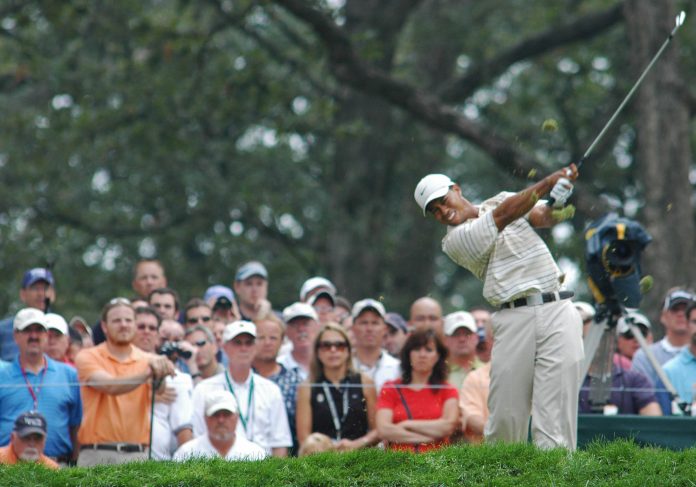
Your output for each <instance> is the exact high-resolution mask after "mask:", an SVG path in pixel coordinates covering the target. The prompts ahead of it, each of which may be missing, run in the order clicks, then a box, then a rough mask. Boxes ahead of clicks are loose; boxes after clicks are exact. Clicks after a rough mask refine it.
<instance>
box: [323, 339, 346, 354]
mask: <svg viewBox="0 0 696 487" xmlns="http://www.w3.org/2000/svg"><path fill="white" fill-rule="evenodd" d="M317 348H318V349H319V350H331V349H332V348H335V349H336V350H338V351H343V350H345V349H347V348H348V342H344V341H342V340H341V341H338V342H324V341H321V342H319V343H318V344H317Z"/></svg>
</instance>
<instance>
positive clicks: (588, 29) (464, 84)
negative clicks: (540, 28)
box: [439, 3, 623, 103]
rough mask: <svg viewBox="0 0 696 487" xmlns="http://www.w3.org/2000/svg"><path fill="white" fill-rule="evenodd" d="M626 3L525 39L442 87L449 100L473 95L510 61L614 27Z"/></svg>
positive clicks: (443, 94)
mask: <svg viewBox="0 0 696 487" xmlns="http://www.w3.org/2000/svg"><path fill="white" fill-rule="evenodd" d="M622 8H623V4H622V3H618V4H616V5H614V6H612V7H610V8H609V9H607V10H604V11H602V12H593V13H591V14H587V15H585V16H583V17H580V18H578V19H575V20H573V21H572V22H569V23H566V24H564V25H561V26H557V27H554V28H552V29H549V30H547V31H545V32H542V33H540V34H537V35H535V36H533V37H530V38H528V39H525V40H523V41H522V42H520V43H519V44H517V45H516V46H512V47H511V48H509V49H507V50H505V51H503V52H501V53H500V54H498V55H497V56H495V57H494V58H492V59H490V60H488V61H484V62H483V63H480V64H478V65H473V66H472V67H470V68H469V70H468V71H467V73H466V74H465V75H463V76H461V77H460V78H457V79H453V80H451V81H449V82H448V83H446V84H445V85H444V86H443V87H442V88H441V89H440V91H439V93H440V97H441V98H442V100H443V101H445V102H447V103H453V102H459V101H462V100H465V99H466V98H468V97H469V96H471V95H472V94H473V93H474V91H476V89H478V88H479V87H480V86H481V85H483V84H484V83H486V82H487V81H490V80H491V79H493V78H495V77H496V76H498V75H500V74H502V73H503V72H505V70H506V69H508V68H509V67H510V65H512V64H514V63H516V62H518V61H522V60H524V59H530V58H533V57H536V56H540V55H542V54H545V53H547V52H549V51H552V50H554V49H557V48H559V47H561V46H564V45H567V44H572V43H574V42H578V41H582V40H585V39H588V38H591V37H593V36H595V35H597V34H598V33H600V32H603V31H604V30H606V29H608V28H609V27H612V26H613V25H615V24H616V23H618V22H619V21H620V20H621V19H622V18H623V13H622Z"/></svg>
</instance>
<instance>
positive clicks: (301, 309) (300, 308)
mask: <svg viewBox="0 0 696 487" xmlns="http://www.w3.org/2000/svg"><path fill="white" fill-rule="evenodd" d="M295 318H311V319H313V320H315V321H316V320H318V319H319V316H317V312H316V311H314V308H312V305H311V304H309V303H300V302H297V303H292V304H291V305H290V306H288V307H286V308H285V309H284V310H283V321H284V322H285V323H289V322H290V321H292V320H294V319H295Z"/></svg>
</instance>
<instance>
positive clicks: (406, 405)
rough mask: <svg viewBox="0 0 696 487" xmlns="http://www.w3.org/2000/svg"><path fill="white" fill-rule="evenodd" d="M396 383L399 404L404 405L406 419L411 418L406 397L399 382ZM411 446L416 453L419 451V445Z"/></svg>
mask: <svg viewBox="0 0 696 487" xmlns="http://www.w3.org/2000/svg"><path fill="white" fill-rule="evenodd" d="M395 385H396V392H398V393H399V397H400V398H401V404H403V405H404V409H405V410H406V416H407V417H408V419H413V416H412V415H411V409H410V408H409V407H408V403H407V402H406V398H405V397H404V394H403V392H401V387H399V386H400V385H401V384H395ZM413 448H415V450H416V453H418V452H419V451H420V445H413Z"/></svg>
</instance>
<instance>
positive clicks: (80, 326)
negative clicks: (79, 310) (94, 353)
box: [68, 315, 92, 338]
mask: <svg viewBox="0 0 696 487" xmlns="http://www.w3.org/2000/svg"><path fill="white" fill-rule="evenodd" d="M68 326H69V327H70V328H71V329H73V330H77V331H78V332H79V333H81V334H84V333H86V334H87V335H89V336H90V338H91V337H92V328H91V327H90V326H89V324H87V320H85V319H84V318H83V317H82V316H79V315H76V316H73V317H72V318H70V323H68Z"/></svg>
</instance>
